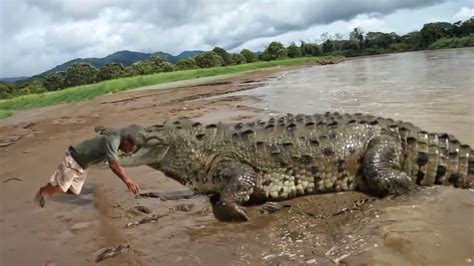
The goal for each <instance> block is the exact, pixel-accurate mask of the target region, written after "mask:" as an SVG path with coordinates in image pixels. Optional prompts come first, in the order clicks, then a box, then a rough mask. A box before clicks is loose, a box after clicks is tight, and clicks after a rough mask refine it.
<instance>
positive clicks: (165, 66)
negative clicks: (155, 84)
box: [159, 62, 176, 72]
mask: <svg viewBox="0 0 474 266" xmlns="http://www.w3.org/2000/svg"><path fill="white" fill-rule="evenodd" d="M175 70H176V66H175V65H173V64H171V63H170V62H163V63H162V64H161V65H160V71H159V72H173V71H175Z"/></svg>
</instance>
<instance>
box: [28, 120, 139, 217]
mask: <svg viewBox="0 0 474 266" xmlns="http://www.w3.org/2000/svg"><path fill="white" fill-rule="evenodd" d="M140 129H141V127H140V126H136V125H132V126H129V127H128V128H125V129H123V130H121V131H112V132H108V133H102V134H99V135H97V136H96V137H95V138H92V139H89V140H86V141H84V142H81V143H79V144H77V145H74V146H70V147H69V149H68V150H67V151H66V154H65V155H64V159H63V161H62V162H61V164H60V165H59V166H58V168H57V169H56V171H55V172H54V174H53V175H52V176H51V178H50V180H49V183H47V184H46V185H45V186H43V187H41V188H40V190H39V191H38V193H37V194H36V196H35V202H36V203H38V204H39V205H40V206H41V208H43V207H44V205H45V198H46V197H48V196H51V195H54V194H58V193H68V194H74V195H79V193H80V192H81V189H82V186H83V185H84V181H85V180H86V177H87V168H88V167H89V166H91V165H95V164H99V163H103V162H108V164H109V167H110V169H111V170H112V172H114V173H115V174H116V175H117V176H118V177H119V178H120V179H121V180H122V181H123V183H124V184H125V185H126V186H127V188H128V190H129V191H130V192H132V193H134V194H137V193H138V192H139V191H140V188H139V187H138V185H137V184H136V183H135V182H134V181H133V180H132V179H130V178H129V177H128V176H127V174H126V173H125V170H124V169H123V167H122V166H121V165H120V163H119V161H118V152H119V150H121V151H122V152H124V153H130V152H133V151H134V150H135V149H136V146H137V145H138V144H139V143H138V142H139V141H138V139H139V138H137V132H138V131H139V130H140Z"/></svg>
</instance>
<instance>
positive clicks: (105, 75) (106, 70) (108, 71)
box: [97, 62, 127, 81]
mask: <svg viewBox="0 0 474 266" xmlns="http://www.w3.org/2000/svg"><path fill="white" fill-rule="evenodd" d="M126 73H127V71H126V70H125V67H124V66H123V65H122V64H121V63H117V62H112V63H107V64H105V65H104V66H103V67H101V68H100V70H99V73H97V79H98V80H99V81H102V80H109V79H116V78H120V77H124V76H126Z"/></svg>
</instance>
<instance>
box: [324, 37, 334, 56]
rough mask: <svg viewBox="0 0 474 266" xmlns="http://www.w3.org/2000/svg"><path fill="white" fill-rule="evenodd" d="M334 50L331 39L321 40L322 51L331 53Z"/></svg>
mask: <svg viewBox="0 0 474 266" xmlns="http://www.w3.org/2000/svg"><path fill="white" fill-rule="evenodd" d="M332 52H334V44H333V41H331V40H326V41H325V42H323V53H332Z"/></svg>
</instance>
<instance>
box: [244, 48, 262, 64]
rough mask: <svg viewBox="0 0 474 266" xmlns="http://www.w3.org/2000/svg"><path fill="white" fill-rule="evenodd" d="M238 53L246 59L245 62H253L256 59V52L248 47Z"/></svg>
mask: <svg viewBox="0 0 474 266" xmlns="http://www.w3.org/2000/svg"><path fill="white" fill-rule="evenodd" d="M240 54H241V55H243V56H244V57H245V61H247V63H253V62H255V61H257V60H258V56H257V54H256V53H254V52H252V51H250V50H248V49H243V50H242V51H240Z"/></svg>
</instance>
